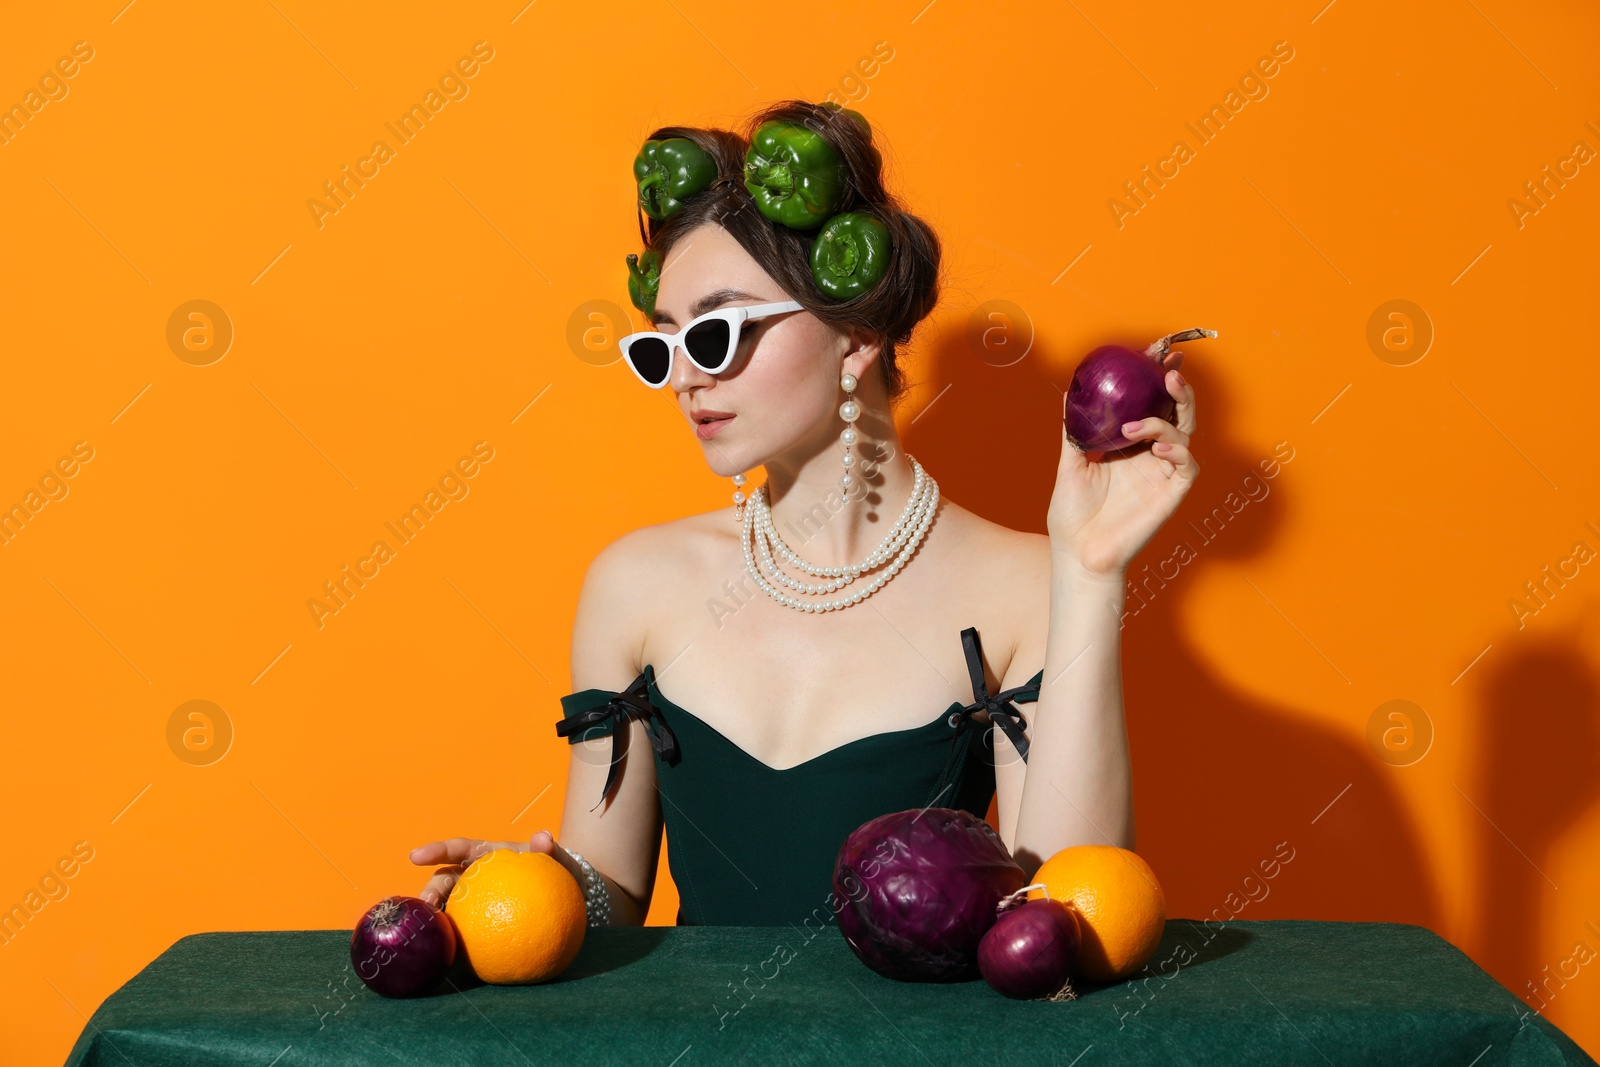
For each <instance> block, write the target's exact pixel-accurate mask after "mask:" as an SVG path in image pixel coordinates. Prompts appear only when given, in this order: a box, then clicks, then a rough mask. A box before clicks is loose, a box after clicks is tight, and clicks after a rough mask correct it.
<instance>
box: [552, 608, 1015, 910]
mask: <svg viewBox="0 0 1600 1067" xmlns="http://www.w3.org/2000/svg"><path fill="white" fill-rule="evenodd" d="M961 641H962V645H963V650H964V652H965V654H966V661H967V671H968V674H969V675H970V677H971V681H972V691H973V695H974V697H975V698H976V699H975V700H974V701H973V702H972V703H970V704H962V703H960V702H959V701H957V702H955V703H952V704H951V705H950V706H949V707H948V708H946V709H945V710H944V711H943V712H941V713H940V714H939V715H938V717H936V718H934V719H933V720H931V721H930V722H927V723H925V724H923V725H922V726H913V727H911V728H910V729H906V730H893V731H889V732H887V733H879V734H871V735H869V736H867V737H863V738H859V739H857V740H855V741H851V742H848V743H846V744H843V745H840V746H839V747H838V748H833V749H829V750H828V751H827V752H824V753H822V755H820V756H816V757H814V758H812V759H809V760H807V761H805V762H804V763H801V764H798V765H796V766H794V767H785V768H783V769H781V770H779V769H775V768H773V767H769V766H767V765H766V764H765V763H762V762H761V761H760V760H757V759H756V758H755V757H754V756H752V755H750V754H749V753H748V752H746V751H745V750H744V749H742V748H740V747H739V746H738V745H736V744H734V743H733V742H732V741H730V740H728V739H727V738H726V737H725V736H723V735H722V734H721V733H719V732H718V731H717V730H715V729H713V728H712V727H711V726H710V725H708V724H707V723H705V722H703V721H701V720H700V719H699V718H698V717H696V716H695V715H694V714H693V713H692V712H690V711H689V710H688V709H687V708H681V707H679V706H678V705H676V704H674V703H672V702H671V701H670V700H668V699H667V698H666V697H665V696H663V695H662V694H661V690H660V689H659V688H657V687H656V680H655V670H654V668H653V666H652V665H650V664H646V665H645V668H644V671H643V672H642V673H641V674H640V675H639V677H638V678H636V679H635V680H634V682H633V684H632V685H630V686H629V687H628V688H627V689H626V690H623V691H621V692H614V691H611V690H607V689H583V690H579V691H578V692H575V693H571V694H568V695H567V696H564V697H562V698H561V707H562V719H561V721H559V722H558V723H557V724H556V733H557V735H558V736H561V737H566V738H567V739H568V741H569V743H571V744H577V743H578V742H579V741H586V740H593V739H594V738H597V737H605V736H611V737H612V745H613V758H612V762H611V767H610V770H609V772H608V774H607V777H606V783H605V786H604V788H603V790H602V792H601V797H600V801H603V800H604V799H605V797H606V796H608V795H609V794H610V793H611V790H612V787H613V785H614V783H615V781H616V771H617V758H616V751H617V746H618V741H619V738H618V736H617V734H616V733H615V730H614V728H615V726H616V725H617V724H618V723H623V722H627V721H628V720H630V719H639V720H641V721H642V722H643V723H644V724H645V727H646V730H647V733H648V736H649V738H650V745H651V750H652V753H653V755H654V758H655V764H656V781H657V784H658V786H659V788H660V792H661V808H662V816H663V818H664V820H665V822H666V832H667V844H668V849H667V861H668V866H669V867H670V869H671V871H672V879H673V881H674V882H675V883H676V884H677V887H678V896H679V902H680V903H679V907H678V916H677V922H678V925H680V926H782V925H785V924H788V923H794V924H795V925H796V926H799V925H800V923H801V922H802V921H803V920H804V919H805V918H806V917H807V916H813V917H814V918H815V919H816V920H818V921H820V922H823V923H827V922H829V921H831V920H832V919H833V918H834V916H835V914H836V910H835V908H834V907H833V906H832V904H833V900H832V897H833V867H834V861H835V860H836V859H837V858H838V854H839V847H840V846H841V845H843V844H844V840H845V838H846V837H848V836H849V834H850V832H851V831H852V830H854V829H855V828H856V827H858V826H860V825H861V824H862V823H864V822H867V821H868V820H869V819H874V818H876V817H877V816H879V815H885V814H888V813H890V812H895V811H905V810H907V809H913V808H918V809H920V808H928V807H943V808H960V809H964V810H966V811H969V812H971V813H972V814H974V815H976V816H977V817H978V818H980V819H981V818H983V817H984V816H985V815H986V814H987V813H988V810H989V802H990V800H991V799H992V798H993V796H994V789H995V776H994V746H993V736H994V735H993V731H992V730H991V729H990V728H989V727H988V725H987V724H984V723H981V722H978V721H976V720H975V719H974V718H973V716H974V715H975V714H976V713H978V712H981V711H985V710H986V711H988V713H989V716H990V720H991V721H992V723H993V724H994V725H995V726H998V727H1000V728H1001V729H1004V730H1005V731H1006V734H1007V736H1008V737H1010V738H1011V739H1012V741H1013V743H1014V744H1015V745H1016V747H1017V750H1018V751H1019V752H1021V753H1022V756H1023V759H1024V760H1026V759H1027V745H1028V742H1027V738H1026V735H1025V731H1024V729H1023V724H1022V721H1021V715H1020V713H1019V712H1018V710H1017V708H1016V707H1015V706H1014V704H1013V703H1012V702H1013V701H1015V702H1018V703H1028V702H1032V701H1036V700H1038V698H1039V686H1040V683H1041V682H1042V681H1043V678H1044V671H1043V670H1042V669H1041V670H1040V671H1039V673H1038V674H1035V675H1034V676H1033V678H1032V679H1030V680H1029V681H1028V682H1027V683H1026V684H1024V685H1020V686H1016V687H1014V688H1012V689H1006V690H1002V691H1001V692H999V693H995V694H994V695H992V696H991V695H990V694H989V691H988V686H987V683H986V681H985V679H984V672H983V659H982V650H981V648H980V646H979V643H978V631H977V629H976V628H975V627H970V626H969V627H967V628H966V629H965V630H962V631H961ZM600 801H597V802H596V805H595V806H596V807H598V806H599V802H600Z"/></svg>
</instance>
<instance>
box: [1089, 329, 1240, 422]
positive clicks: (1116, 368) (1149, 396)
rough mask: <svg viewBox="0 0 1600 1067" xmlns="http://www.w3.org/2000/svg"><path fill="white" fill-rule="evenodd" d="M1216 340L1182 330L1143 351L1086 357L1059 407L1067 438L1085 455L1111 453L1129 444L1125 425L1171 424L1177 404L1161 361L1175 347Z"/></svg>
mask: <svg viewBox="0 0 1600 1067" xmlns="http://www.w3.org/2000/svg"><path fill="white" fill-rule="evenodd" d="M1215 336H1217V331H1216V330H1203V329H1193V330H1184V331H1183V332H1181V333H1175V334H1172V335H1171V336H1170V337H1163V338H1162V339H1161V340H1159V341H1157V342H1156V343H1155V344H1153V345H1151V346H1150V347H1149V348H1147V349H1145V350H1144V351H1143V352H1136V351H1134V350H1133V349H1131V348H1124V347H1123V346H1122V345H1102V346H1100V347H1099V348H1097V349H1095V350H1094V351H1093V352H1090V353H1089V354H1088V355H1087V356H1085V357H1084V358H1083V362H1082V363H1079V364H1078V369H1077V370H1075V371H1073V372H1072V384H1071V385H1069V386H1067V393H1066V397H1065V398H1064V399H1063V402H1062V407H1063V411H1062V417H1063V418H1064V419H1065V421H1066V426H1067V437H1068V438H1070V439H1071V441H1072V443H1073V444H1075V445H1077V446H1078V448H1079V449H1081V450H1082V451H1084V452H1110V451H1114V450H1116V449H1119V448H1125V447H1127V446H1128V445H1130V444H1132V443H1133V442H1131V441H1129V440H1128V439H1127V438H1126V437H1124V436H1122V424H1123V423H1125V422H1137V421H1139V420H1140V419H1148V418H1150V417H1152V416H1154V417H1156V418H1162V419H1166V420H1167V421H1168V422H1175V420H1176V418H1177V413H1178V402H1177V401H1176V400H1174V399H1172V394H1171V393H1169V392H1167V383H1166V379H1167V372H1166V370H1165V369H1163V368H1162V365H1161V360H1162V358H1163V357H1164V356H1166V354H1167V352H1168V351H1169V350H1170V349H1171V348H1172V346H1173V345H1174V344H1175V343H1177V342H1180V341H1193V340H1195V339H1197V338H1201V337H1215ZM1141 443H1142V442H1141Z"/></svg>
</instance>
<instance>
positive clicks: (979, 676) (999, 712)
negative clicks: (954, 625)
mask: <svg viewBox="0 0 1600 1067" xmlns="http://www.w3.org/2000/svg"><path fill="white" fill-rule="evenodd" d="M961 646H962V649H963V650H964V651H965V652H966V654H967V673H968V674H969V675H971V676H972V693H973V695H974V696H976V697H977V698H978V699H977V700H976V701H974V702H973V703H971V704H968V705H967V706H966V707H964V708H962V709H961V712H962V714H963V715H964V716H966V717H967V718H971V717H972V716H973V715H974V714H975V713H977V712H979V711H987V712H988V713H989V718H990V720H991V721H993V722H997V723H999V724H1000V729H1002V730H1004V731H1005V732H1006V736H1007V737H1009V738H1011V743H1012V744H1013V745H1014V746H1016V749H1017V755H1019V756H1021V757H1022V762H1023V763H1027V762H1028V735H1027V734H1026V733H1025V732H1024V730H1023V725H1022V712H1021V711H1019V710H1017V707H1016V705H1015V704H1013V703H1011V698H1012V697H1014V696H1017V695H1018V694H1021V693H1031V692H1034V686H1033V685H1032V684H1026V685H1018V686H1012V687H1011V688H1010V689H1002V690H1001V691H1000V692H998V693H996V694H995V695H994V696H990V695H989V689H988V682H987V681H985V680H984V677H983V649H982V647H981V646H980V645H979V643H978V628H977V627H976V626H969V627H967V628H966V629H965V630H962V631H961Z"/></svg>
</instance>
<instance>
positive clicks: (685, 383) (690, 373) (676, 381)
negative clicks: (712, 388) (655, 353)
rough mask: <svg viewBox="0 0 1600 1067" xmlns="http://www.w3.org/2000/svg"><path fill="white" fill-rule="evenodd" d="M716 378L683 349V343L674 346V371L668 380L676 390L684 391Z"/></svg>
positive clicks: (706, 383)
mask: <svg viewBox="0 0 1600 1067" xmlns="http://www.w3.org/2000/svg"><path fill="white" fill-rule="evenodd" d="M714 380H715V379H714V377H713V376H712V375H710V374H707V373H706V372H705V370H704V368H702V367H701V366H700V365H699V364H697V363H696V362H695V361H694V360H692V359H690V358H689V353H687V352H685V351H684V350H683V346H682V345H673V346H672V373H671V374H670V375H669V376H668V378H667V381H668V384H670V385H671V386H672V388H673V390H674V391H676V392H679V393H682V392H685V391H687V390H689V389H691V388H693V387H694V386H697V385H700V386H704V385H708V384H710V383H711V382H712V381H714Z"/></svg>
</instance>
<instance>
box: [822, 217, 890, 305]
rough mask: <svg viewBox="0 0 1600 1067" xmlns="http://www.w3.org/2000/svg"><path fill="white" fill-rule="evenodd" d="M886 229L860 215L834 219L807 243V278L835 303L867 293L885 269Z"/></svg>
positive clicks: (888, 246) (886, 260)
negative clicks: (809, 259)
mask: <svg viewBox="0 0 1600 1067" xmlns="http://www.w3.org/2000/svg"><path fill="white" fill-rule="evenodd" d="M889 251H890V241H889V228H888V227H887V226H885V225H884V224H883V223H882V222H880V221H879V220H878V219H877V218H876V217H874V216H872V215H869V214H867V213H866V212H864V211H846V212H845V213H844V214H842V215H835V216H833V218H831V219H829V220H828V221H827V224H826V225H824V226H823V227H822V229H821V230H820V231H818V233H817V236H816V239H815V240H814V241H812V242H811V277H812V278H813V279H814V280H815V281H816V283H817V288H818V289H821V290H822V291H823V292H824V293H826V294H828V295H829V296H831V297H833V298H834V299H835V300H849V299H850V298H851V297H853V296H859V295H860V294H861V293H864V292H866V291H867V290H868V289H871V288H872V287H873V286H874V285H876V284H877V283H878V280H879V279H880V278H882V277H883V275H884V272H885V271H887V270H888V269H889Z"/></svg>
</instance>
